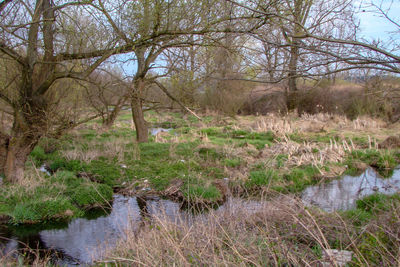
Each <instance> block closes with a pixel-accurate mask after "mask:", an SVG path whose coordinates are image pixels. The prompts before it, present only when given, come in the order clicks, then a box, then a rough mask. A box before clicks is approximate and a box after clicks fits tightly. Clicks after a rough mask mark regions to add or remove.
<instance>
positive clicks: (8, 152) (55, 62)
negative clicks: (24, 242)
mask: <svg viewBox="0 0 400 267" xmlns="http://www.w3.org/2000/svg"><path fill="white" fill-rule="evenodd" d="M91 2H92V1H76V2H75V1H72V2H71V1H61V0H60V1H51V0H36V1H31V0H26V1H3V2H1V5H0V6H1V10H0V11H1V18H0V61H1V62H0V67H1V68H3V70H4V71H2V72H1V73H0V80H1V81H2V82H1V84H2V86H1V87H0V99H1V100H2V101H3V103H6V109H7V110H9V111H11V112H10V113H11V116H12V120H13V124H12V127H11V128H10V129H1V130H0V132H1V134H0V135H1V136H0V137H1V139H2V141H1V142H0V146H1V148H0V154H1V155H0V172H4V174H5V175H6V178H7V179H8V180H9V181H12V182H16V181H18V180H20V179H22V178H23V171H24V165H25V162H26V160H27V157H28V155H29V153H30V152H31V151H32V149H33V148H34V146H35V145H36V144H37V142H38V141H39V139H40V138H41V137H43V136H45V135H60V134H62V132H64V131H65V130H67V129H69V128H71V127H73V126H74V125H76V124H78V123H79V122H80V121H79V116H78V112H77V111H78V110H75V111H74V112H67V111H68V110H71V109H65V107H66V106H69V107H71V108H72V109H74V108H75V107H76V106H74V105H72V106H71V103H67V102H66V100H71V99H72V98H74V97H73V96H70V95H71V92H72V91H73V90H74V89H75V88H76V87H77V83H76V82H75V81H76V80H80V79H84V78H85V77H87V76H88V75H89V74H90V73H91V72H92V71H93V70H95V69H96V68H97V67H98V66H99V65H100V64H101V63H103V62H104V61H105V60H106V59H107V58H108V57H109V56H110V55H112V54H117V53H122V52H126V51H129V50H131V47H132V46H133V45H134V44H130V45H129V47H128V46H125V47H121V46H119V43H118V39H117V38H115V35H113V34H111V35H110V34H107V35H102V36H97V37H98V38H96V39H94V38H93V39H89V38H85V40H90V41H88V42H86V43H84V44H83V43H82V44H81V46H80V47H78V46H76V45H74V46H73V47H74V49H70V48H71V45H70V41H71V40H75V41H76V40H80V39H79V36H84V35H86V36H93V34H97V33H99V34H101V33H105V32H106V31H105V30H103V31H98V32H85V31H84V29H82V28H79V27H80V26H79V25H80V23H79V22H78V21H74V19H73V17H71V16H70V15H69V14H71V12H72V11H74V10H77V9H80V10H83V9H82V8H83V7H87V6H88V4H89V3H91ZM72 13H73V12H72ZM83 13H84V15H85V16H86V17H90V16H91V14H92V12H89V11H86V12H83ZM68 24H69V25H70V26H73V27H72V28H71V27H66V26H67V25H68ZM97 27H98V28H106V27H107V25H106V24H103V23H102V22H99V25H98V26H97ZM78 35H79V36H78ZM74 37H77V39H75V38H74ZM68 97H70V98H68ZM78 98H79V97H76V99H78ZM60 107H64V109H62V108H61V109H60ZM60 111H61V112H60ZM79 113H80V114H82V113H84V112H83V110H79ZM86 119H87V118H86ZM81 122H82V121H81Z"/></svg>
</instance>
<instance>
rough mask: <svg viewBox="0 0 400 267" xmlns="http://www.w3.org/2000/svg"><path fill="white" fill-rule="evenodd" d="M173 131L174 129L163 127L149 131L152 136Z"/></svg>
mask: <svg viewBox="0 0 400 267" xmlns="http://www.w3.org/2000/svg"><path fill="white" fill-rule="evenodd" d="M171 130H173V129H172V128H161V127H157V128H151V129H149V131H150V134H151V135H157V134H158V133H161V132H170V131H171Z"/></svg>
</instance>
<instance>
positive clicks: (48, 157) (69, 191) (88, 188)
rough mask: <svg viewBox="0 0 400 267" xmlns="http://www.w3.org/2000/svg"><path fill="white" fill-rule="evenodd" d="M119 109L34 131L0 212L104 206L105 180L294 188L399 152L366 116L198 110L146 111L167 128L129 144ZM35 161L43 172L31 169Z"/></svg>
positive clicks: (139, 187) (130, 187)
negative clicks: (23, 166) (58, 131)
mask: <svg viewBox="0 0 400 267" xmlns="http://www.w3.org/2000/svg"><path fill="white" fill-rule="evenodd" d="M125 112H126V114H125V113H122V114H121V116H120V117H119V118H118V120H117V122H116V124H115V126H114V127H113V128H112V129H111V130H109V131H103V130H102V129H101V127H100V125H99V124H98V122H92V123H89V124H87V125H83V126H82V127H81V128H79V129H76V130H74V131H72V132H70V133H69V134H68V135H66V136H64V137H63V138H62V139H61V140H52V139H43V140H41V142H40V144H39V145H38V146H37V147H36V148H35V150H34V151H33V152H32V154H31V156H30V160H29V161H28V166H27V172H26V179H24V180H23V182H22V183H21V184H17V185H10V184H4V185H3V186H2V187H1V188H0V214H1V215H2V216H3V218H8V219H9V222H11V223H14V224H19V223H38V222H44V221H51V220H65V219H68V218H71V217H79V216H82V215H83V214H84V213H85V211H87V210H89V209H91V208H93V207H99V206H103V207H104V206H108V205H109V203H108V201H110V200H111V199H112V192H113V190H114V191H120V192H123V193H125V194H132V195H136V194H144V193H156V194H163V193H165V192H166V191H165V190H167V191H168V188H169V187H170V186H172V185H174V184H177V181H178V182H180V183H178V184H179V186H180V188H179V190H180V196H181V197H182V198H183V200H184V201H189V202H193V201H197V202H207V203H212V202H219V201H222V199H223V198H224V195H225V194H226V193H227V190H221V186H220V185H221V184H227V185H228V187H229V191H230V192H231V193H233V194H235V195H237V196H242V197H251V196H259V195H265V194H267V195H268V194H269V193H272V192H275V193H276V192H280V193H285V194H287V193H292V194H296V193H299V192H301V191H302V190H304V188H306V187H307V186H308V185H312V184H317V183H321V182H326V181H329V180H330V179H335V178H336V177H338V176H340V175H342V174H343V173H348V174H355V173H357V172H360V171H362V170H363V169H365V168H366V167H367V166H373V167H375V168H376V169H377V170H378V171H379V172H380V173H382V174H383V175H386V176H389V175H390V170H392V169H393V168H394V167H395V166H396V165H397V164H398V162H399V158H400V153H399V151H398V150H397V149H396V146H393V147H390V146H386V147H385V148H383V147H382V146H381V147H379V145H378V144H379V143H381V142H382V141H383V140H385V139H386V138H387V137H388V136H392V135H396V134H397V133H398V130H399V125H391V126H390V127H389V126H387V125H386V123H384V122H382V121H379V120H373V119H370V118H359V119H357V120H354V121H350V120H348V119H346V118H345V117H340V116H331V115H327V114H316V115H304V116H302V117H297V116H294V115H287V116H285V117H278V116H274V115H269V116H258V117H256V116H246V117H237V118H231V117H223V116H220V115H205V116H203V118H204V119H203V121H198V120H197V119H196V118H195V117H192V116H188V115H183V114H180V113H167V114H164V115H160V114H157V113H154V112H149V113H148V114H147V120H148V121H149V123H150V124H151V125H152V127H163V128H173V129H172V130H171V131H169V132H160V133H158V134H157V135H155V136H152V137H151V138H150V142H149V143H146V144H137V143H135V142H134V136H135V133H134V131H132V130H131V128H130V127H131V122H130V120H129V114H128V111H125ZM42 165H45V166H46V168H47V169H48V170H49V171H50V172H51V174H52V175H51V176H49V175H47V174H45V173H43V172H41V171H39V168H40V166H42ZM166 196H168V195H166Z"/></svg>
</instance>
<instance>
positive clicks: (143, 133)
mask: <svg viewBox="0 0 400 267" xmlns="http://www.w3.org/2000/svg"><path fill="white" fill-rule="evenodd" d="M131 108H132V117H133V122H134V123H135V127H136V140H137V141H138V142H139V143H146V142H148V141H149V133H148V129H147V123H146V121H145V119H144V114H143V109H142V100H141V99H140V98H139V97H136V96H134V97H132V99H131Z"/></svg>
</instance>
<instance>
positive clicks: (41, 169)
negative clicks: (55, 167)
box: [39, 164, 51, 176]
mask: <svg viewBox="0 0 400 267" xmlns="http://www.w3.org/2000/svg"><path fill="white" fill-rule="evenodd" d="M39 171H41V172H43V173H45V174H47V175H48V176H51V173H50V171H49V167H48V166H47V165H46V164H43V165H42V166H40V168H39Z"/></svg>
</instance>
